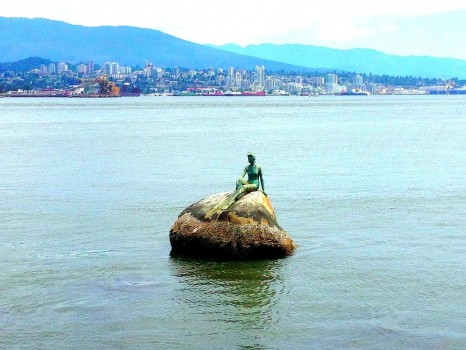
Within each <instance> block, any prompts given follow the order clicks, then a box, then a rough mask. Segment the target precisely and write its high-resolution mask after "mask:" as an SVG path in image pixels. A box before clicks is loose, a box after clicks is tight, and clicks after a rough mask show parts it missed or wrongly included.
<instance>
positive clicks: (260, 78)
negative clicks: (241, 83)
mask: <svg viewBox="0 0 466 350" xmlns="http://www.w3.org/2000/svg"><path fill="white" fill-rule="evenodd" d="M254 85H255V86H256V89H258V90H263V89H264V87H265V67H264V66H260V67H259V66H256V79H255V81H254Z"/></svg>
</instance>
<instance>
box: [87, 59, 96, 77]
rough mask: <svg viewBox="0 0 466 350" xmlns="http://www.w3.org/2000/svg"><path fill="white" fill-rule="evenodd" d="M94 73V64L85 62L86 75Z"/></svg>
mask: <svg viewBox="0 0 466 350" xmlns="http://www.w3.org/2000/svg"><path fill="white" fill-rule="evenodd" d="M94 71H95V67H94V62H93V61H87V74H89V75H90V74H92V73H94Z"/></svg>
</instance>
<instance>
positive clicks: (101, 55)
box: [0, 17, 307, 71]
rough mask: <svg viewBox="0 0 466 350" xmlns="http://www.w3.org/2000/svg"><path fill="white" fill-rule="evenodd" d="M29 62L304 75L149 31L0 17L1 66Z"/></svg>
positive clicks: (290, 67) (269, 62) (280, 65)
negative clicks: (109, 63) (110, 63)
mask: <svg viewBox="0 0 466 350" xmlns="http://www.w3.org/2000/svg"><path fill="white" fill-rule="evenodd" d="M28 57H43V58H46V59H50V60H52V61H67V62H71V63H79V62H87V61H88V60H91V61H94V62H96V63H98V64H102V63H104V62H107V61H115V62H118V63H120V64H122V65H128V66H137V65H139V66H141V65H143V64H144V61H145V60H147V61H151V62H152V63H153V64H154V65H156V66H158V67H186V68H207V67H210V66H212V67H215V68H227V67H230V66H233V67H239V68H246V69H252V68H254V67H255V66H256V65H264V66H266V67H267V69H268V70H282V69H283V70H287V71H289V70H295V71H302V70H307V69H306V68H303V67H298V66H293V65H290V64H286V63H281V62H274V61H273V60H268V59H260V58H256V57H248V56H244V55H239V54H234V53H231V52H227V51H225V50H219V49H216V48H212V47H207V46H204V45H199V44H195V43H192V42H189V41H186V40H182V39H179V38H176V37H174V36H171V35H168V34H165V33H162V32H160V31H157V30H152V29H144V28H136V27H129V26H102V27H85V26H79V25H72V24H68V23H65V22H61V21H53V20H48V19H43V18H35V19H28V18H7V17H0V62H13V61H18V60H22V59H26V58H28Z"/></svg>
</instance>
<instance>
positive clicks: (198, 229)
mask: <svg viewBox="0 0 466 350" xmlns="http://www.w3.org/2000/svg"><path fill="white" fill-rule="evenodd" d="M230 193H231V192H224V193H218V194H215V195H212V196H210V197H207V198H204V199H202V200H200V201H199V202H197V203H194V204H192V205H190V206H189V207H187V208H186V209H185V210H183V211H182V212H181V213H180V215H179V216H178V219H177V220H176V221H175V223H174V224H173V226H172V228H171V230H170V243H171V246H172V252H173V253H184V254H191V255H201V256H207V257H220V258H222V257H223V258H238V259H259V258H276V257H284V256H287V255H290V254H291V253H292V252H293V250H294V249H295V248H296V245H295V244H294V242H293V241H292V240H291V238H290V237H289V236H288V234H287V233H286V232H285V231H284V230H283V229H282V228H281V227H280V226H279V225H278V223H277V219H276V217H275V212H274V210H273V208H272V205H271V203H270V200H269V198H268V197H267V196H266V195H265V194H264V193H262V192H261V191H254V192H251V193H248V194H246V195H244V196H242V197H240V198H239V199H238V201H237V202H235V203H234V204H233V205H231V206H230V207H229V208H228V209H226V210H224V211H223V212H221V213H220V214H219V215H218V216H214V218H213V219H206V214H207V213H208V212H209V211H210V210H211V209H212V208H214V207H215V206H216V205H218V204H219V203H221V202H223V201H224V200H225V199H226V198H227V197H228V195H229V194H230Z"/></svg>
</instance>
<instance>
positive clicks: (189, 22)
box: [0, 0, 466, 60]
mask: <svg viewBox="0 0 466 350" xmlns="http://www.w3.org/2000/svg"><path fill="white" fill-rule="evenodd" d="M0 16H4V17H28V18H34V17H43V18H49V19H55V20H62V21H65V22H68V23H72V24H80V25H85V26H100V25H130V26H136V27H144V28H151V29H156V30H160V31H162V32H165V33H167V34H171V35H174V36H177V37H179V38H182V39H185V40H189V41H193V42H196V43H200V44H216V45H221V44H227V43H235V44H239V45H242V46H245V45H250V44H262V43H274V44H306V45H318V46H326V47H332V48H340V49H350V48H358V47H363V48H373V49H376V50H379V51H383V52H386V53H391V54H398V55H429V56H437V57H454V58H460V59H464V60H466V45H465V44H464V42H465V40H464V37H465V35H464V29H463V27H464V23H466V0H404V1H399V0H392V1H385V0H378V1H377V0H375V1H374V0H351V1H348V0H319V1H309V0H308V1H306V0H303V1H299V0H286V1H270V0H269V1H263V0H255V1H251V0H248V1H246V0H235V1H231V2H225V1H219V0H194V1H193V0H173V1H165V0H163V1H162V0H155V1H150V0H132V1H118V0H114V1H108V0H103V1H96V0H80V1H77V2H63V1H57V0H41V1H36V0H34V1H32V0H24V1H8V2H5V3H2V6H1V10H0Z"/></svg>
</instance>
